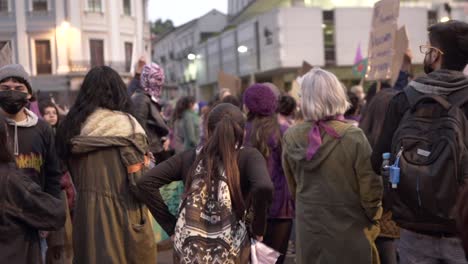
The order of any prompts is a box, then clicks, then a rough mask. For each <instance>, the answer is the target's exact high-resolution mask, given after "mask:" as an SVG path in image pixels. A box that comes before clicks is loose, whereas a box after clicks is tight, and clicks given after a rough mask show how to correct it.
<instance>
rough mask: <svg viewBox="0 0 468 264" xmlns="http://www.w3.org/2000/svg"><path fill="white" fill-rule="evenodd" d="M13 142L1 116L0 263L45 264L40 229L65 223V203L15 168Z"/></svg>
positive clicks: (56, 227)
mask: <svg viewBox="0 0 468 264" xmlns="http://www.w3.org/2000/svg"><path fill="white" fill-rule="evenodd" d="M11 145H12V144H11V141H10V140H9V137H8V131H7V123H6V121H5V118H4V117H2V116H0V197H1V203H2V206H1V207H0V215H1V216H2V217H0V248H1V250H0V263H42V258H41V250H40V243H39V241H40V240H39V232H38V230H57V229H58V228H60V227H62V226H63V223H64V222H65V210H64V208H63V202H62V201H61V200H60V199H57V198H54V197H53V196H51V195H50V194H47V193H45V192H43V191H42V190H41V187H40V186H39V185H38V184H37V183H36V182H34V180H33V179H32V178H31V177H29V176H27V175H25V174H23V173H22V172H21V171H20V170H19V169H18V168H17V167H16V165H15V157H14V156H13V151H12V149H11V148H10V146H11Z"/></svg>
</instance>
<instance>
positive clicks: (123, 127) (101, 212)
mask: <svg viewBox="0 0 468 264" xmlns="http://www.w3.org/2000/svg"><path fill="white" fill-rule="evenodd" d="M71 143H72V159H71V160H70V162H69V165H70V173H71V175H72V177H73V180H74V182H75V185H76V189H77V201H76V207H75V213H74V221H73V251H74V263H87V264H111V263H112V264H119V263H122V264H146V263H151V264H154V263H156V243H155V241H154V235H153V233H152V228H151V223H150V222H151V221H150V219H149V218H148V210H147V208H146V207H145V206H144V205H142V204H140V203H139V202H137V200H136V199H135V198H134V195H133V194H132V192H131V190H133V188H132V186H134V185H135V180H136V179H137V178H139V177H140V176H141V175H142V173H144V172H145V171H146V168H145V166H144V165H143V164H144V160H145V153H146V152H147V149H148V144H147V139H146V136H145V135H144V131H143V130H142V128H141V127H140V125H139V124H138V123H137V122H136V121H135V119H134V118H130V117H129V116H127V115H125V114H122V113H119V112H111V111H108V110H98V111H97V112H96V113H94V114H93V115H91V116H90V117H89V118H88V120H87V122H85V124H84V126H83V129H82V132H81V135H80V136H77V137H75V138H74V139H72V142H71ZM128 170H132V173H128Z"/></svg>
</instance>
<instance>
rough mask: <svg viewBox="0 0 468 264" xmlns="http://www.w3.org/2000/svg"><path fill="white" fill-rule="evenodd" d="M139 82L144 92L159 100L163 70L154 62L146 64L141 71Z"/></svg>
mask: <svg viewBox="0 0 468 264" xmlns="http://www.w3.org/2000/svg"><path fill="white" fill-rule="evenodd" d="M140 82H141V87H142V88H143V90H145V92H147V93H148V94H150V95H151V96H153V97H154V98H155V99H156V100H159V98H160V97H161V91H162V88H163V86H164V70H163V69H162V68H161V67H160V66H159V65H158V64H156V63H154V62H152V63H150V64H146V65H145V66H144V67H143V70H142V71H141V77H140Z"/></svg>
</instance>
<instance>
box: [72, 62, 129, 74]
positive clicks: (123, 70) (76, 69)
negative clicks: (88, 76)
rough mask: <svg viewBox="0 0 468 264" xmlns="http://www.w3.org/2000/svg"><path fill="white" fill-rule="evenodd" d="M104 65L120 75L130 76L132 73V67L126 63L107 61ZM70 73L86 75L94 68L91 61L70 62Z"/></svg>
mask: <svg viewBox="0 0 468 264" xmlns="http://www.w3.org/2000/svg"><path fill="white" fill-rule="evenodd" d="M102 65H106V66H109V67H111V68H112V69H114V70H115V71H117V72H118V73H120V74H123V75H128V74H129V73H130V71H131V65H129V64H128V63H126V62H124V61H107V62H104V63H103V64H102ZM69 66H70V73H77V74H80V73H86V72H88V71H89V70H91V69H92V68H93V66H97V65H92V64H91V61H70V64H69Z"/></svg>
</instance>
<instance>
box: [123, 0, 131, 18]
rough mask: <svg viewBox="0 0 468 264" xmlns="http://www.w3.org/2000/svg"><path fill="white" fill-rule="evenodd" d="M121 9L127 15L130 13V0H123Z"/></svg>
mask: <svg viewBox="0 0 468 264" xmlns="http://www.w3.org/2000/svg"><path fill="white" fill-rule="evenodd" d="M123 11H124V14H125V15H127V16H131V15H132V3H131V1H130V0H123Z"/></svg>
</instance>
